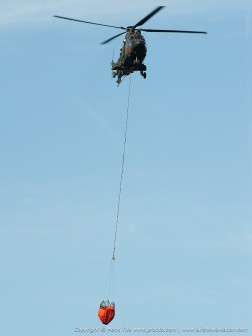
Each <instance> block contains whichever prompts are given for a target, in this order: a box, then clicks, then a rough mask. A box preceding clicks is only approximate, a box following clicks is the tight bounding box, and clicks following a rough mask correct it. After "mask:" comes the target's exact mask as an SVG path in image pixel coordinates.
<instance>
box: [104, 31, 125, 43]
mask: <svg viewBox="0 0 252 336" xmlns="http://www.w3.org/2000/svg"><path fill="white" fill-rule="evenodd" d="M123 34H125V32H123V33H120V34H117V35H115V36H113V37H111V38H109V39H108V40H106V41H103V42H102V43H101V44H106V43H109V42H110V41H112V40H114V39H115V38H117V37H118V36H120V35H123Z"/></svg>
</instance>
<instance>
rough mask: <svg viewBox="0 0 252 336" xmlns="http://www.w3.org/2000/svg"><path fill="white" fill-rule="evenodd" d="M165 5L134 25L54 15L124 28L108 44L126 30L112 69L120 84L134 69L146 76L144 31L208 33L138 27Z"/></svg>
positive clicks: (104, 42)
mask: <svg viewBox="0 0 252 336" xmlns="http://www.w3.org/2000/svg"><path fill="white" fill-rule="evenodd" d="M164 7H165V6H159V7H157V8H156V9H154V10H153V11H152V12H150V13H149V14H148V15H146V16H145V17H144V18H143V19H142V20H140V21H139V22H137V23H136V24H135V25H134V26H128V27H118V26H110V25H106V24H101V23H95V22H89V21H83V20H77V19H72V18H68V17H64V16H58V15H54V17H56V18H59V19H65V20H71V21H77V22H83V23H88V24H93V25H97V26H104V27H111V28H116V29H122V30H124V32H122V33H120V34H117V35H115V36H113V37H110V38H109V39H107V40H105V41H103V42H102V43H101V44H106V43H108V42H111V41H112V40H114V39H115V38H117V37H119V36H121V35H123V34H125V31H126V35H125V38H124V40H123V46H122V48H121V49H120V56H119V59H118V61H117V62H114V61H112V69H111V70H112V75H113V78H115V77H116V76H117V81H116V82H117V84H118V85H119V84H120V83H121V81H122V78H123V77H124V76H128V75H129V74H130V73H133V72H134V71H140V74H141V75H142V76H143V78H146V65H145V64H144V63H143V61H144V59H145V56H146V53H147V48H146V43H145V39H144V37H143V35H142V34H141V32H142V31H144V32H148V33H191V34H207V32H204V31H191V30H170V29H169V30H166V29H143V28H140V29H139V28H138V29H137V27H139V26H142V25H143V24H144V23H145V22H147V21H148V20H149V19H150V18H151V17H152V16H154V15H155V14H157V13H158V12H159V11H160V10H161V9H163V8H164Z"/></svg>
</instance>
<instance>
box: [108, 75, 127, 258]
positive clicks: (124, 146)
mask: <svg viewBox="0 0 252 336" xmlns="http://www.w3.org/2000/svg"><path fill="white" fill-rule="evenodd" d="M130 89H131V74H130V80H129V94H128V105H127V112H126V120H125V131H124V143H123V155H122V166H121V177H120V186H119V194H118V203H117V215H116V225H115V238H114V248H113V254H112V260H115V248H116V238H117V228H118V223H119V216H120V205H121V194H122V182H123V173H124V161H125V151H126V143H127V130H128V119H129V106H130Z"/></svg>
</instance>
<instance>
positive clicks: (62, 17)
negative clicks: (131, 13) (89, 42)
mask: <svg viewBox="0 0 252 336" xmlns="http://www.w3.org/2000/svg"><path fill="white" fill-rule="evenodd" d="M54 17H56V18H58V19H64V20H70V21H76V22H83V23H89V24H93V25H96V26H104V27H111V28H119V29H126V28H124V27H117V26H110V25H106V24H102V23H95V22H89V21H83V20H76V19H71V18H68V17H65V16H58V15H54Z"/></svg>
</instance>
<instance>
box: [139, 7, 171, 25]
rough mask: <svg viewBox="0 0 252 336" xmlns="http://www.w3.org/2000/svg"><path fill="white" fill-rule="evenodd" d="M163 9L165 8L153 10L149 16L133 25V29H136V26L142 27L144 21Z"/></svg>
mask: <svg viewBox="0 0 252 336" xmlns="http://www.w3.org/2000/svg"><path fill="white" fill-rule="evenodd" d="M164 7H165V6H159V7H157V8H156V9H154V10H153V11H152V12H151V13H150V14H148V15H146V16H145V17H144V18H143V19H142V20H141V21H139V22H138V23H136V24H135V25H134V28H136V27H138V26H142V25H143V24H144V23H145V22H146V21H148V20H149V19H150V18H151V17H152V16H153V15H155V14H157V12H159V11H160V10H161V9H162V8H164Z"/></svg>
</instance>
